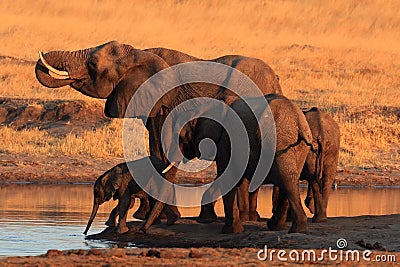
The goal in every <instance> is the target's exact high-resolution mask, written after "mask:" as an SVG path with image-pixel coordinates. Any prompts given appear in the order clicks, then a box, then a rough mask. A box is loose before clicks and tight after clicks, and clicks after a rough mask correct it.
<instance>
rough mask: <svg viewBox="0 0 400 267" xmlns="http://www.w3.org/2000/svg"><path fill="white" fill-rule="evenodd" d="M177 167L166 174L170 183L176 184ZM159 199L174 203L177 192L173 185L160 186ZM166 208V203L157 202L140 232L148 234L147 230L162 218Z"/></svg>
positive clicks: (166, 178) (163, 184) (165, 183)
mask: <svg viewBox="0 0 400 267" xmlns="http://www.w3.org/2000/svg"><path fill="white" fill-rule="evenodd" d="M177 170H178V169H177V168H176V167H172V168H171V169H170V170H169V171H168V173H166V174H165V180H166V181H168V182H170V183H171V182H172V183H173V182H174V177H175V175H176V172H177ZM158 193H159V194H160V195H159V199H162V200H165V201H166V202H168V203H172V202H173V201H172V200H173V198H175V192H174V187H173V186H171V184H169V183H167V182H164V183H162V185H160V187H159V190H158ZM164 206H165V203H164V202H162V201H160V200H155V203H154V206H153V208H152V210H151V212H150V214H149V217H148V218H147V220H146V222H145V224H144V225H143V226H142V227H141V228H140V230H141V231H142V232H144V233H146V231H147V229H149V227H150V226H151V225H152V224H153V222H154V221H155V220H156V219H157V218H158V216H160V214H161V212H162V210H163V208H164Z"/></svg>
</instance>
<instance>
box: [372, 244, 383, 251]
mask: <svg viewBox="0 0 400 267" xmlns="http://www.w3.org/2000/svg"><path fill="white" fill-rule="evenodd" d="M373 247H374V249H375V250H379V251H386V248H384V247H383V246H382V244H381V243H379V242H375V243H374V245H373Z"/></svg>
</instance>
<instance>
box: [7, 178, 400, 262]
mask: <svg viewBox="0 0 400 267" xmlns="http://www.w3.org/2000/svg"><path fill="white" fill-rule="evenodd" d="M301 191H302V199H304V197H305V194H306V188H302V190H301ZM271 193H272V188H271V187H270V186H265V187H262V189H261V191H260V194H259V205H258V206H259V212H260V214H261V216H262V217H270V216H271ZM92 202H93V198H92V185H33V184H1V185H0V256H11V255H18V256H23V255H39V254H43V253H46V251H47V250H49V249H89V248H105V247H112V246H114V244H113V243H111V242H99V241H96V242H94V241H87V240H85V239H84V235H83V234H82V232H83V231H84V228H85V226H86V223H87V219H88V218H89V216H90V212H91V209H92ZM115 205H116V202H114V201H110V202H108V203H105V204H104V205H102V206H101V207H100V209H99V213H98V215H97V217H96V220H95V222H94V223H93V225H92V228H91V230H90V231H89V234H90V233H96V232H100V231H101V230H103V229H104V228H105V227H106V226H105V225H104V222H105V221H106V219H107V217H108V213H109V212H110V211H111V209H112V208H113V207H114V206H115ZM134 209H135V208H134ZM216 209H217V213H218V215H221V216H223V207H222V201H218V202H217V204H216ZM180 210H181V213H182V216H197V215H198V212H199V210H200V209H199V208H180ZM132 213H133V211H131V212H130V213H129V216H128V220H129V219H131V220H132V219H133V218H132V217H131V214H132ZM399 213H400V188H350V187H349V188H339V189H337V190H335V191H333V192H332V195H331V198H330V202H329V207H328V216H329V217H337V216H359V215H385V214H399ZM307 215H308V216H309V217H311V214H309V213H308V214H307Z"/></svg>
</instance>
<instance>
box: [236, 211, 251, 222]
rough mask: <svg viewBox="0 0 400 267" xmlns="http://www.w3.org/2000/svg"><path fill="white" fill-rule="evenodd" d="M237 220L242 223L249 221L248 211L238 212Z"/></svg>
mask: <svg viewBox="0 0 400 267" xmlns="http://www.w3.org/2000/svg"><path fill="white" fill-rule="evenodd" d="M239 218H240V221H242V222H247V221H249V220H250V216H249V211H248V210H239Z"/></svg>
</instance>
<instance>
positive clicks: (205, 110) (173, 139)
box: [162, 98, 229, 162]
mask: <svg viewBox="0 0 400 267" xmlns="http://www.w3.org/2000/svg"><path fill="white" fill-rule="evenodd" d="M228 109H229V107H228V106H227V105H225V104H224V103H223V102H222V101H219V100H215V99H205V98H203V99H198V100H197V101H196V104H195V105H193V104H192V103H190V102H184V103H183V104H182V105H180V106H179V109H177V110H174V112H173V113H172V114H171V115H172V116H171V118H170V119H167V120H166V121H165V123H164V128H165V129H166V130H165V132H164V134H163V135H162V143H163V144H164V145H165V148H166V155H168V159H169V161H171V162H180V161H182V159H183V155H182V153H181V151H180V147H179V138H178V137H179V135H180V131H181V129H182V128H183V127H184V125H185V124H186V123H187V122H188V121H190V120H192V119H195V118H201V117H205V118H210V117H211V118H213V119H214V120H215V121H219V122H221V123H223V122H224V121H225V120H226V118H227V117H228ZM182 111H184V112H182ZM197 121H199V120H197ZM209 125H213V126H214V125H215V127H212V129H199V127H197V126H195V127H193V129H192V130H194V131H195V132H193V133H192V136H194V137H195V139H197V135H198V134H199V133H200V131H204V132H207V134H210V133H213V134H214V135H220V134H221V129H222V127H221V126H220V124H219V123H211V124H210V123H209V124H207V126H209ZM202 128H203V127H202ZM186 130H188V129H186ZM206 137H207V136H206ZM214 139H217V138H214ZM199 141H200V140H199Z"/></svg>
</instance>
